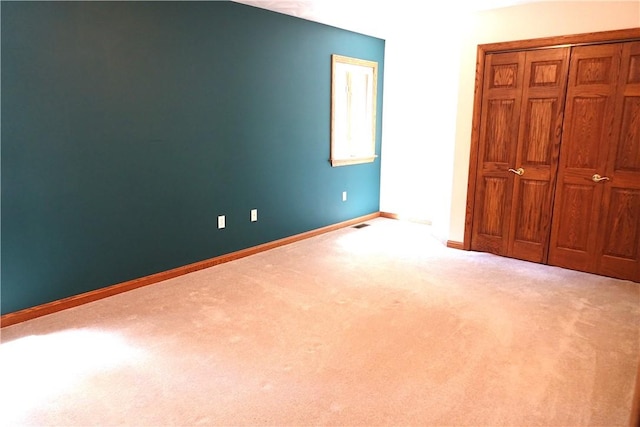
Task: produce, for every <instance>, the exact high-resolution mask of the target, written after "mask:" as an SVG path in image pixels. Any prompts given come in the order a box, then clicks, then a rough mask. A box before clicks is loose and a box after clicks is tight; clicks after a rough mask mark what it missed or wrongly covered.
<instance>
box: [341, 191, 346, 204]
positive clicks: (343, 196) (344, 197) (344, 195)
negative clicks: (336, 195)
mask: <svg viewBox="0 0 640 427" xmlns="http://www.w3.org/2000/svg"><path fill="white" fill-rule="evenodd" d="M342 201H343V202H346V201H347V192H346V191H343V192H342Z"/></svg>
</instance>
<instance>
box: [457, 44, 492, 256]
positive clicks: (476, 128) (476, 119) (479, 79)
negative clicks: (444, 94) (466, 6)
mask: <svg viewBox="0 0 640 427" xmlns="http://www.w3.org/2000/svg"><path fill="white" fill-rule="evenodd" d="M485 55H486V52H485V49H484V47H483V46H482V45H479V46H478V52H477V54H476V78H475V79H476V82H475V88H474V95H473V116H472V119H471V148H470V155H469V177H468V178H467V204H466V212H465V220H464V237H463V241H462V249H464V250H467V251H468V250H471V233H472V231H473V209H474V207H475V196H476V175H477V173H478V146H479V144H480V123H481V112H482V88H483V87H484V57H485Z"/></svg>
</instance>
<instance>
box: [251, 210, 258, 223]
mask: <svg viewBox="0 0 640 427" xmlns="http://www.w3.org/2000/svg"><path fill="white" fill-rule="evenodd" d="M257 220H258V209H251V222H256V221H257Z"/></svg>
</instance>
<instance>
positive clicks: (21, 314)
mask: <svg viewBox="0 0 640 427" xmlns="http://www.w3.org/2000/svg"><path fill="white" fill-rule="evenodd" d="M379 216H380V213H379V212H375V213H372V214H369V215H364V216H361V217H358V218H354V219H350V220H348V221H343V222H339V223H337V224H332V225H328V226H326V227H321V228H317V229H315V230H311V231H307V232H305V233H300V234H296V235H294V236H289V237H285V238H283V239H279V240H274V241H272V242H267V243H263V244H261V245H258V246H252V247H250V248H247V249H242V250H239V251H236V252H231V253H229V254H225V255H221V256H218V257H215V258H210V259H207V260H204V261H199V262H195V263H193V264H188V265H185V266H182V267H177V268H174V269H171V270H167V271H163V272H160V273H156V274H152V275H149V276H145V277H141V278H139V279H134V280H129V281H127V282H123V283H118V284H116V285H112V286H107V287H105V288H100V289H96V290H95V291H90V292H85V293H82V294H79V295H74V296H71V297H68V298H63V299H60V300H57V301H52V302H49V303H46V304H42V305H38V306H35V307H30V308H25V309H24V310H19V311H15V312H13V313H7V314H3V315H2V316H0V327H5V326H10V325H15V324H16V323H21V322H24V321H27V320H31V319H35V318H37V317H41V316H46V315H47V314H52V313H56V312H58V311H62V310H66V309H68V308H71V307H77V306H79V305H82V304H86V303H89V302H92V301H97V300H100V299H103V298H107V297H110V296H113V295H116V294H121V293H123V292H127V291H131V290H133V289H137V288H141V287H143V286H148V285H152V284H154V283H158V282H161V281H163V280H168V279H172V278H174V277H178V276H182V275H185V274H188V273H192V272H194V271H198V270H202V269H205V268H209V267H213V266H214V265H218V264H223V263H225V262H229V261H233V260H237V259H240V258H244V257H247V256H249V255H254V254H257V253H259V252H264V251H268V250H269V249H274V248H277V247H279V246H284V245H288V244H291V243H294V242H298V241H300V240H304V239H308V238H310V237H314V236H318V235H320V234H324V233H328V232H330V231H334V230H338V229H340V228H344V227H349V226H351V225H355V224H358V223H361V222H364V221H369V220H371V219H374V218H377V217H379Z"/></svg>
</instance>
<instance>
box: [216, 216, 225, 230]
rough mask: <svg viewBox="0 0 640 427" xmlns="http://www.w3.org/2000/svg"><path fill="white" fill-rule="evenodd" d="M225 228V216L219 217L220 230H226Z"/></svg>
mask: <svg viewBox="0 0 640 427" xmlns="http://www.w3.org/2000/svg"><path fill="white" fill-rule="evenodd" d="M224 227H225V220H224V215H219V216H218V228H219V229H220V228H224Z"/></svg>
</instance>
